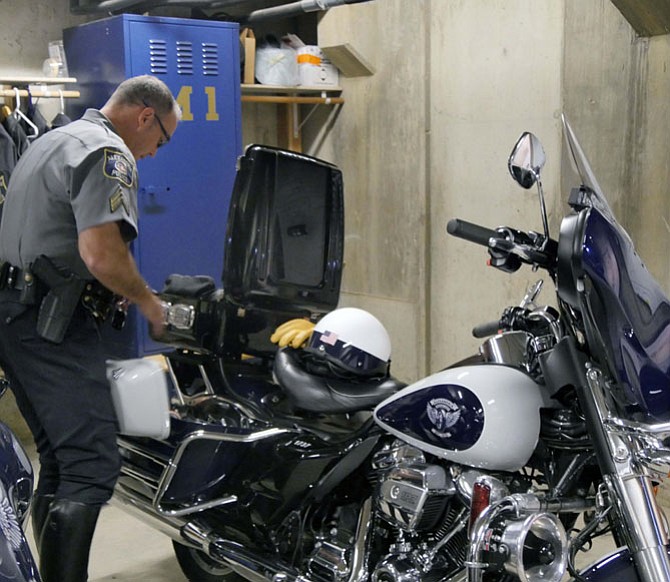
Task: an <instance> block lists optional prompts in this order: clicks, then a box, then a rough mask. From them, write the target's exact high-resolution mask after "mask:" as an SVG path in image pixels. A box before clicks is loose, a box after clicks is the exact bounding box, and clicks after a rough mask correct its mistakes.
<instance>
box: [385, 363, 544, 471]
mask: <svg viewBox="0 0 670 582" xmlns="http://www.w3.org/2000/svg"><path fill="white" fill-rule="evenodd" d="M546 405H547V403H545V397H544V393H543V389H542V387H541V386H539V385H538V384H537V383H535V382H534V381H533V380H532V379H531V378H530V377H529V376H528V375H527V374H525V373H524V372H523V371H521V370H519V369H516V368H511V367H507V366H502V365H497V364H482V365H475V366H463V367H461V368H451V369H448V370H444V371H442V372H438V373H437V374H433V375H432V376H429V377H427V378H424V379H423V380H420V381H419V382H416V383H415V384H411V385H410V386H407V387H406V388H404V389H403V390H401V391H400V392H398V393H397V394H394V395H393V396H391V397H390V398H388V399H387V400H385V401H384V402H382V403H381V404H379V406H377V408H376V409H375V411H374V418H375V421H376V422H377V424H379V425H380V426H381V427H382V428H383V429H384V430H386V431H388V432H389V433H390V434H392V435H394V436H397V437H398V438H399V439H401V440H403V441H405V442H407V443H409V444H411V445H413V446H415V447H417V448H418V449H421V450H423V451H425V452H427V453H430V454H433V455H436V456H439V457H442V458H444V459H447V460H449V461H453V462H455V463H459V464H462V465H468V466H470V467H476V468H480V469H489V470H496V471H514V470H517V469H520V468H521V467H523V466H524V465H525V464H526V463H527V462H528V460H529V459H530V457H531V455H532V453H533V450H534V449H535V446H536V444H537V441H538V438H539V435H540V408H542V407H543V406H546Z"/></svg>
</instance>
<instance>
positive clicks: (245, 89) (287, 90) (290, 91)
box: [241, 83, 342, 95]
mask: <svg viewBox="0 0 670 582" xmlns="http://www.w3.org/2000/svg"><path fill="white" fill-rule="evenodd" d="M241 89H242V95H245V94H246V95H249V94H252V93H275V94H277V95H314V94H317V95H318V94H320V93H327V94H330V93H338V94H339V93H342V87H330V86H323V87H301V86H296V87H286V86H284V85H261V84H260V83H254V84H253V85H249V84H244V83H243V84H242V86H241Z"/></svg>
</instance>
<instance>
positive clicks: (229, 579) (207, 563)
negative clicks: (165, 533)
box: [172, 541, 244, 582]
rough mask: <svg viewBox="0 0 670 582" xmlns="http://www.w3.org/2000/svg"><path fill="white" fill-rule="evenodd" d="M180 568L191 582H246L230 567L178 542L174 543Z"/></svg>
mask: <svg viewBox="0 0 670 582" xmlns="http://www.w3.org/2000/svg"><path fill="white" fill-rule="evenodd" d="M172 545H173V547H174V553H175V556H176V557H177V562H179V566H180V568H181V570H182V572H184V574H185V575H186V577H187V578H188V579H189V580H190V582H238V581H240V580H244V578H242V577H241V576H240V575H239V574H236V573H235V572H234V571H233V570H232V569H231V568H230V567H229V566H224V565H223V564H221V563H219V562H216V561H214V560H212V558H210V557H209V556H208V555H207V554H205V553H204V552H201V551H199V550H194V549H193V548H190V547H188V546H185V545H183V544H180V543H178V542H174V541H173V542H172Z"/></svg>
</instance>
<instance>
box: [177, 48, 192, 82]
mask: <svg viewBox="0 0 670 582" xmlns="http://www.w3.org/2000/svg"><path fill="white" fill-rule="evenodd" d="M177 73H179V74H180V75H192V74H193V43H191V42H187V41H177Z"/></svg>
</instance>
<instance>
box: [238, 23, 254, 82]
mask: <svg viewBox="0 0 670 582" xmlns="http://www.w3.org/2000/svg"><path fill="white" fill-rule="evenodd" d="M240 48H241V50H242V54H243V55H244V69H243V71H242V83H244V84H246V85H253V84H254V81H255V76H256V37H255V36H254V31H253V30H251V29H250V28H243V29H242V31H241V32H240Z"/></svg>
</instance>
